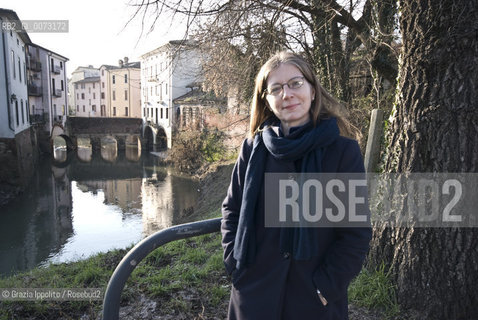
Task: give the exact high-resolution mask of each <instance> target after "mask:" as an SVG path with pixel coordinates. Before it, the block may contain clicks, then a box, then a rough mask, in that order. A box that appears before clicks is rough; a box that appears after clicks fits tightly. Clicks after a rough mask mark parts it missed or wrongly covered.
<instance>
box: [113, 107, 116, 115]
mask: <svg viewBox="0 0 478 320" xmlns="http://www.w3.org/2000/svg"><path fill="white" fill-rule="evenodd" d="M113 115H114V116H116V107H113Z"/></svg>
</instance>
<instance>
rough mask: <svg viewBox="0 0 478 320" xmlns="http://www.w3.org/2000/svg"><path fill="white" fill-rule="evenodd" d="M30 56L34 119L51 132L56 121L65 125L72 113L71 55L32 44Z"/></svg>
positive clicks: (30, 84)
mask: <svg viewBox="0 0 478 320" xmlns="http://www.w3.org/2000/svg"><path fill="white" fill-rule="evenodd" d="M27 60H28V63H27V74H28V99H29V104H30V112H31V119H32V122H33V123H35V124H38V125H40V127H41V126H43V129H44V131H46V132H48V134H49V135H51V133H52V131H53V128H54V127H55V125H56V126H60V127H62V128H64V126H65V122H66V117H67V115H68V89H67V78H66V62H67V61H68V58H66V57H63V56H61V55H59V54H57V53H55V52H53V51H51V50H48V49H45V48H43V47H41V46H39V45H36V44H30V45H28V59H27Z"/></svg>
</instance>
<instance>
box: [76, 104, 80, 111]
mask: <svg viewBox="0 0 478 320" xmlns="http://www.w3.org/2000/svg"><path fill="white" fill-rule="evenodd" d="M76 111H78V112H80V105H78V104H77V105H76Z"/></svg>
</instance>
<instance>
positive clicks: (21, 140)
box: [0, 128, 39, 206]
mask: <svg viewBox="0 0 478 320" xmlns="http://www.w3.org/2000/svg"><path fill="white" fill-rule="evenodd" d="M38 159H39V148H38V138H37V132H36V130H35V129H34V128H29V129H26V130H23V131H22V132H20V133H18V134H17V135H16V136H15V138H14V139H6V138H0V206H2V205H4V204H5V203H7V202H8V201H9V200H11V199H13V198H14V197H15V196H16V195H17V194H18V193H20V192H22V190H24V189H25V187H26V186H27V185H28V183H29V182H30V180H31V178H32V176H33V174H34V172H35V168H36V166H37V164H38Z"/></svg>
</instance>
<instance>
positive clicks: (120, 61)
mask: <svg viewBox="0 0 478 320" xmlns="http://www.w3.org/2000/svg"><path fill="white" fill-rule="evenodd" d="M118 64H119V66H120V68H123V60H121V59H119V60H118Z"/></svg>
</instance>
